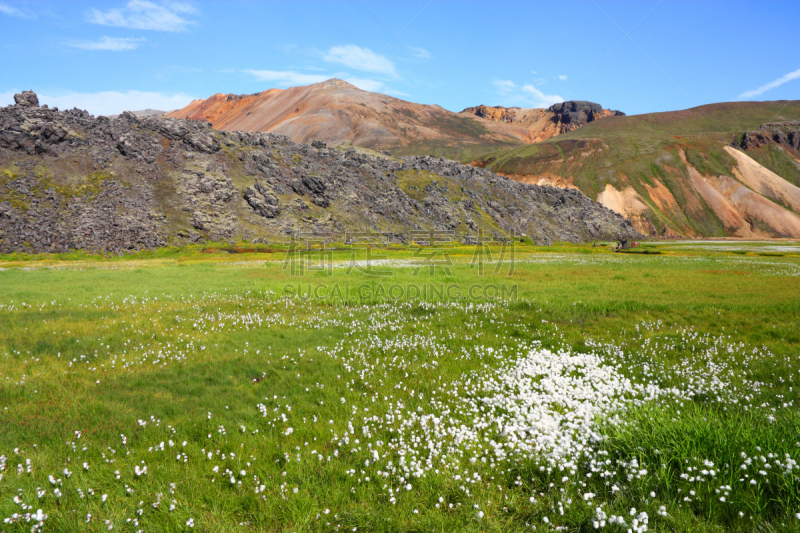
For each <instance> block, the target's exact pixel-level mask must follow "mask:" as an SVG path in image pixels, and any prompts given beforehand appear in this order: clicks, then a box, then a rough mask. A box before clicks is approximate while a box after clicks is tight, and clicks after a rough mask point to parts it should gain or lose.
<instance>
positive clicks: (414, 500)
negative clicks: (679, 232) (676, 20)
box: [0, 241, 800, 532]
mask: <svg viewBox="0 0 800 533" xmlns="http://www.w3.org/2000/svg"><path fill="white" fill-rule="evenodd" d="M632 251H633V252H634V253H617V254H615V253H611V252H610V251H609V247H608V246H606V245H604V246H598V247H593V246H592V245H586V246H577V245H555V246H551V247H536V246H529V245H525V244H519V245H517V246H516V247H515V248H514V253H513V256H512V255H511V254H510V251H509V250H507V249H506V250H502V249H501V248H499V247H494V248H489V249H485V250H483V252H485V253H483V254H479V255H478V256H476V255H475V250H474V248H470V247H465V246H457V247H454V248H451V249H447V250H446V252H447V255H443V254H442V253H441V251H438V252H437V251H435V250H431V249H423V250H410V249H407V248H400V247H396V248H392V249H385V250H372V251H371V254H372V255H371V256H370V260H369V261H367V255H366V251H365V250H344V249H342V250H336V251H333V252H331V253H330V254H329V255H323V254H319V255H313V256H312V257H311V260H313V262H312V265H311V266H312V268H311V269H308V268H299V267H302V266H303V265H304V264H305V263H303V261H302V260H303V259H304V258H302V257H299V258H298V257H294V259H293V260H290V261H287V260H286V257H287V256H286V253H285V252H283V251H281V250H278V249H276V250H272V251H268V250H266V249H265V248H263V247H262V249H261V250H258V249H256V248H254V247H249V248H247V249H245V248H239V249H233V248H229V249H225V248H224V247H218V248H212V249H209V250H205V251H202V250H200V249H182V250H178V249H163V250H156V251H154V252H146V253H142V254H139V255H135V256H126V257H101V256H89V255H81V254H65V255H60V256H25V255H14V256H4V257H2V258H0V289H2V290H1V291H0V531H8V532H16V531H98V532H99V531H125V532H127V531H130V532H135V531H193V530H196V531H215V532H228V531H269V532H273V531H274V532H279V531H280V532H284V531H285V532H292V531H296V532H300V531H443V532H449V531H486V532H493V531H497V532H500V531H504V532H505V531H610V532H617V531H620V532H626V531H637V532H642V531H687V532H688V531H692V532H695V531H700V532H706V531H707V532H712V531H713V532H716V531H741V532H745V531H748V532H749V531H765V532H766V531H776V532H777V531H800V466H798V464H797V462H798V461H800V410H798V401H799V400H800V399H799V398H798V390H797V386H798V381H800V358H799V357H798V355H799V354H800V246H799V245H797V244H796V243H791V242H776V243H739V242H726V241H715V242H705V243H704V242H685V243H646V244H645V245H644V246H642V247H639V248H636V249H634V250H632ZM203 252H205V253H203ZM231 252H237V253H231ZM479 258H482V260H478V259H479ZM295 259H296V260H295ZM354 260H355V261H354ZM431 265H433V266H431ZM305 266H306V267H308V264H305ZM314 266H321V267H322V268H313V267H314Z"/></svg>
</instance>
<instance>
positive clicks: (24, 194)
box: [0, 93, 639, 252]
mask: <svg viewBox="0 0 800 533" xmlns="http://www.w3.org/2000/svg"><path fill="white" fill-rule="evenodd" d="M36 100H37V99H36V97H35V95H33V94H32V93H31V94H26V95H25V96H24V98H23V97H21V98H20V99H18V100H17V101H18V102H22V103H18V104H17V105H14V106H8V107H5V108H0V252H10V251H30V252H47V251H58V252H61V251H66V250H70V249H86V250H93V251H107V252H123V251H126V250H136V249H143V248H153V247H157V246H163V245H166V244H180V243H186V242H200V241H203V240H214V241H222V240H224V241H231V240H239V239H258V240H259V241H268V242H274V241H280V240H282V239H287V238H288V236H289V235H303V234H309V235H333V234H335V235H338V238H340V239H341V240H344V233H345V232H350V233H352V232H365V231H370V232H373V233H374V232H381V233H383V234H386V235H390V236H391V238H392V239H393V240H396V241H405V242H407V241H408V240H409V237H408V236H409V234H410V232H418V231H421V230H425V231H437V232H449V233H451V234H453V235H454V236H455V237H456V238H458V239H463V240H467V239H468V234H472V235H474V234H477V233H479V232H480V233H483V234H484V235H487V236H490V237H491V236H494V237H501V236H503V235H505V236H510V235H513V234H522V233H524V234H527V235H528V236H529V237H530V238H532V239H533V240H534V241H536V242H552V241H572V242H578V241H586V240H598V239H615V238H618V237H622V238H629V239H630V238H636V237H639V235H638V233H637V232H636V231H635V230H634V229H633V228H632V227H631V225H630V223H629V222H628V221H626V220H624V219H622V217H620V216H619V215H617V214H615V213H613V212H611V211H609V210H608V209H606V208H604V207H602V206H601V205H600V204H597V203H595V202H592V201H591V200H590V199H589V198H587V197H586V196H584V195H582V194H581V193H579V192H578V191H576V190H572V189H570V190H562V189H558V188H553V187H540V186H536V185H528V184H523V183H518V182H515V181H511V180H509V179H507V178H505V177H501V176H498V175H495V174H492V173H491V172H489V171H488V170H485V169H479V168H475V167H471V166H466V165H461V164H459V163H457V162H455V161H450V160H446V159H443V158H434V157H429V156H426V157H402V158H393V157H391V156H389V155H388V154H379V153H376V152H369V151H363V150H357V149H354V148H350V149H347V150H346V151H343V150H339V149H329V148H327V145H325V143H322V142H314V143H312V145H311V146H308V145H305V144H296V143H294V142H292V141H291V140H290V139H289V138H288V137H285V136H282V135H274V134H269V133H245V132H221V131H216V130H214V129H212V128H211V127H210V125H208V124H207V123H201V122H198V121H186V120H180V119H170V118H164V117H158V116H150V117H137V116H136V115H135V114H133V113H123V114H121V115H120V116H119V117H116V118H109V117H98V118H94V117H92V116H91V115H90V114H89V113H87V112H85V111H80V110H77V109H73V110H71V111H57V110H54V109H46V108H44V107H37V106H36V105H35V104H34V103H35V102H36ZM573 108H574V109H576V111H573V110H572V109H573ZM565 109H566V111H565V112H566V113H567V114H568V113H578V114H579V115H580V113H583V112H584V111H582V110H584V109H588V110H589V112H593V108H591V107H589V108H585V106H584V107H581V106H577V107H573V106H567V107H566V108H565ZM562 115H563V113H562ZM587 117H588V115H587ZM569 120H573V118H572V116H570V119H569ZM575 120H582V119H581V117H580V116H578V117H576V118H575Z"/></svg>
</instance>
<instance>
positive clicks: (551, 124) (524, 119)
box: [461, 100, 625, 144]
mask: <svg viewBox="0 0 800 533" xmlns="http://www.w3.org/2000/svg"><path fill="white" fill-rule="evenodd" d="M461 114H470V115H475V116H477V117H480V118H484V119H487V120H491V121H493V122H498V123H501V124H506V125H508V126H510V127H512V128H514V131H515V133H517V132H518V133H517V135H518V136H519V138H520V139H521V140H523V141H524V142H526V143H529V144H530V143H535V142H539V141H544V140H546V139H549V138H550V137H555V136H556V135H561V134H562V133H566V132H568V131H573V130H576V129H578V128H579V127H581V126H583V125H585V124H588V123H589V122H593V121H595V120H599V119H601V118H605V117H611V116H625V113H623V112H622V111H612V110H610V109H603V107H602V106H601V105H600V104H595V103H594V102H586V101H582V100H570V101H568V102H561V103H559V104H553V105H552V106H550V107H549V108H547V109H535V108H524V107H501V106H495V107H489V106H485V105H479V106H476V107H468V108H466V109H465V110H463V111H462V112H461Z"/></svg>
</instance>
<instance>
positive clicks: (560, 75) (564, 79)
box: [556, 74, 567, 81]
mask: <svg viewBox="0 0 800 533" xmlns="http://www.w3.org/2000/svg"><path fill="white" fill-rule="evenodd" d="M556 77H557V78H558V79H560V80H561V81H567V76H566V75H564V74H559V75H558V76H556Z"/></svg>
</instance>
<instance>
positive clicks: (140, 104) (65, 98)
mask: <svg viewBox="0 0 800 533" xmlns="http://www.w3.org/2000/svg"><path fill="white" fill-rule="evenodd" d="M14 92H19V91H11V92H8V93H2V94H0V99H2V100H4V101H6V102H10V103H14ZM38 96H39V103H41V104H47V105H49V106H50V107H58V108H59V109H72V108H73V107H77V108H78V109H85V110H87V111H89V112H91V113H94V114H95V115H118V114H120V113H122V112H123V111H139V110H142V109H158V110H161V111H171V110H173V109H180V108H182V107H185V106H186V105H188V104H189V103H190V102H191V101H192V100H194V99H195V97H192V96H190V95H188V94H186V93H174V94H168V93H160V92H148V91H126V92H117V91H112V92H110V93H109V92H97V93H69V94H62V95H60V96H52V95H48V94H41V93H40V94H38ZM98 106H99V107H98Z"/></svg>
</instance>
